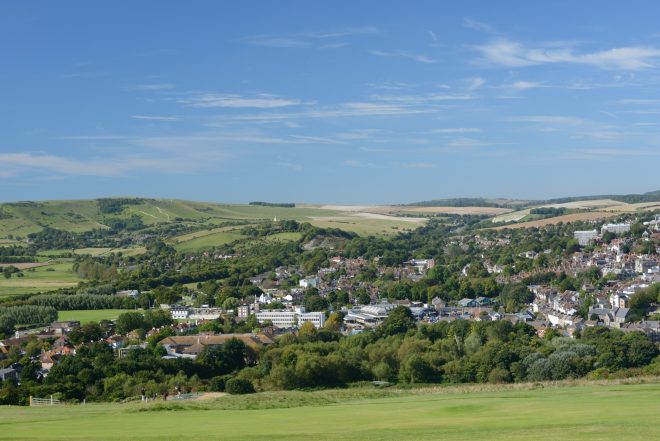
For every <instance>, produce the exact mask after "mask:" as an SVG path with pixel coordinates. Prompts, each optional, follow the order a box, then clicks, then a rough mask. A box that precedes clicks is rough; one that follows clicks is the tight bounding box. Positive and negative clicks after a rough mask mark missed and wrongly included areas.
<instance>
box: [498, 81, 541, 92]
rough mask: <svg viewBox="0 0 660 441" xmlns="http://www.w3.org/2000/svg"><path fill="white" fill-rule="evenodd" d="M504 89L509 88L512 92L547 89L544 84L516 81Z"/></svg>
mask: <svg viewBox="0 0 660 441" xmlns="http://www.w3.org/2000/svg"><path fill="white" fill-rule="evenodd" d="M504 87H505V88H510V89H514V90H528V89H538V88H541V87H548V86H546V85H545V84H544V83H539V82H536V81H516V82H515V83H511V84H506V85H505V86H504Z"/></svg>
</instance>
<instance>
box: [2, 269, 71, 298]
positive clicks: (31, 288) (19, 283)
mask: <svg viewBox="0 0 660 441" xmlns="http://www.w3.org/2000/svg"><path fill="white" fill-rule="evenodd" d="M72 266H73V263H72V262H66V261H59V262H54V263H51V264H49V265H46V266H40V267H38V268H33V270H32V269H31V270H29V271H23V274H24V276H23V277H17V276H15V275H14V276H13V277H12V278H11V279H5V278H4V277H2V278H0V297H2V296H10V295H16V294H28V293H34V292H40V291H41V292H45V291H52V290H55V289H58V288H68V287H72V286H76V285H77V284H78V282H79V281H80V280H81V279H80V278H79V277H78V276H77V275H76V274H75V273H74V272H73V271H72Z"/></svg>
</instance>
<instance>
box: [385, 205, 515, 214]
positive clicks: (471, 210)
mask: <svg viewBox="0 0 660 441" xmlns="http://www.w3.org/2000/svg"><path fill="white" fill-rule="evenodd" d="M390 208H391V209H392V210H394V211H405V212H410V213H438V214H461V215H468V214H486V215H489V216H496V215H498V214H503V213H509V212H511V211H513V210H512V209H510V208H498V207H410V206H408V207H390Z"/></svg>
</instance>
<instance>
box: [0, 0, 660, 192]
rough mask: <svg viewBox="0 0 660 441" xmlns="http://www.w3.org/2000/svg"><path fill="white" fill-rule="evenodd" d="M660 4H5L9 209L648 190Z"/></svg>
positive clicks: (2, 162) (659, 98)
mask: <svg viewBox="0 0 660 441" xmlns="http://www.w3.org/2000/svg"><path fill="white" fill-rule="evenodd" d="M659 16H660V4H658V3H657V2H652V1H648V2H634V1H633V2H630V1H629V2H625V4H624V3H623V2H604V1H597V2H596V1H580V2H575V1H568V2H561V1H554V2H530V1H508V2H487V1H483V2H476V1H463V2H437V1H429V2H422V1H419V2H412V1H410V2H403V1H401V2H393V1H387V2H385V1H372V2H369V1H360V2H356V1H313V2H312V1H278V2H274V1H261V2H254V1H240V2H210V1H209V2H201V1H200V2H173V1H170V2H168V1H152V2H146V1H144V2H129V1H116V2H104V3H101V2H88V1H80V2H73V1H65V2H47V1H43V2H33V1H24V2H3V5H2V11H1V12H0V57H1V59H2V62H1V63H0V121H2V124H1V125H0V127H2V130H1V132H0V133H1V137H0V200H5V201H8V200H26V199H32V200H35V199H66V198H88V197H99V196H111V195H136V196H149V197H172V198H186V199H194V200H207V201H222V202H248V201H252V200H268V201H287V202H288V201H295V202H318V203H403V202H412V201H418V200H427V199H432V198H442V197H459V196H484V197H498V196H501V197H518V198H546V197H559V196H568V195H583V194H603V193H631V192H644V191H650V190H656V189H660V179H659V174H658V170H659V169H660V167H659V166H660V132H659V131H658V129H659V128H660V126H659V125H658V123H660V119H659V118H658V117H659V116H660V25H658V21H657V17H659Z"/></svg>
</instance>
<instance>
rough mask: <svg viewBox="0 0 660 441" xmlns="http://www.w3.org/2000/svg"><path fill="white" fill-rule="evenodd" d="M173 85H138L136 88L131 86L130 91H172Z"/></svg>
mask: <svg viewBox="0 0 660 441" xmlns="http://www.w3.org/2000/svg"><path fill="white" fill-rule="evenodd" d="M174 87H175V86H174V84H172V83H154V84H138V85H137V86H133V87H132V89H134V90H152V91H155V90H170V89H174Z"/></svg>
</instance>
